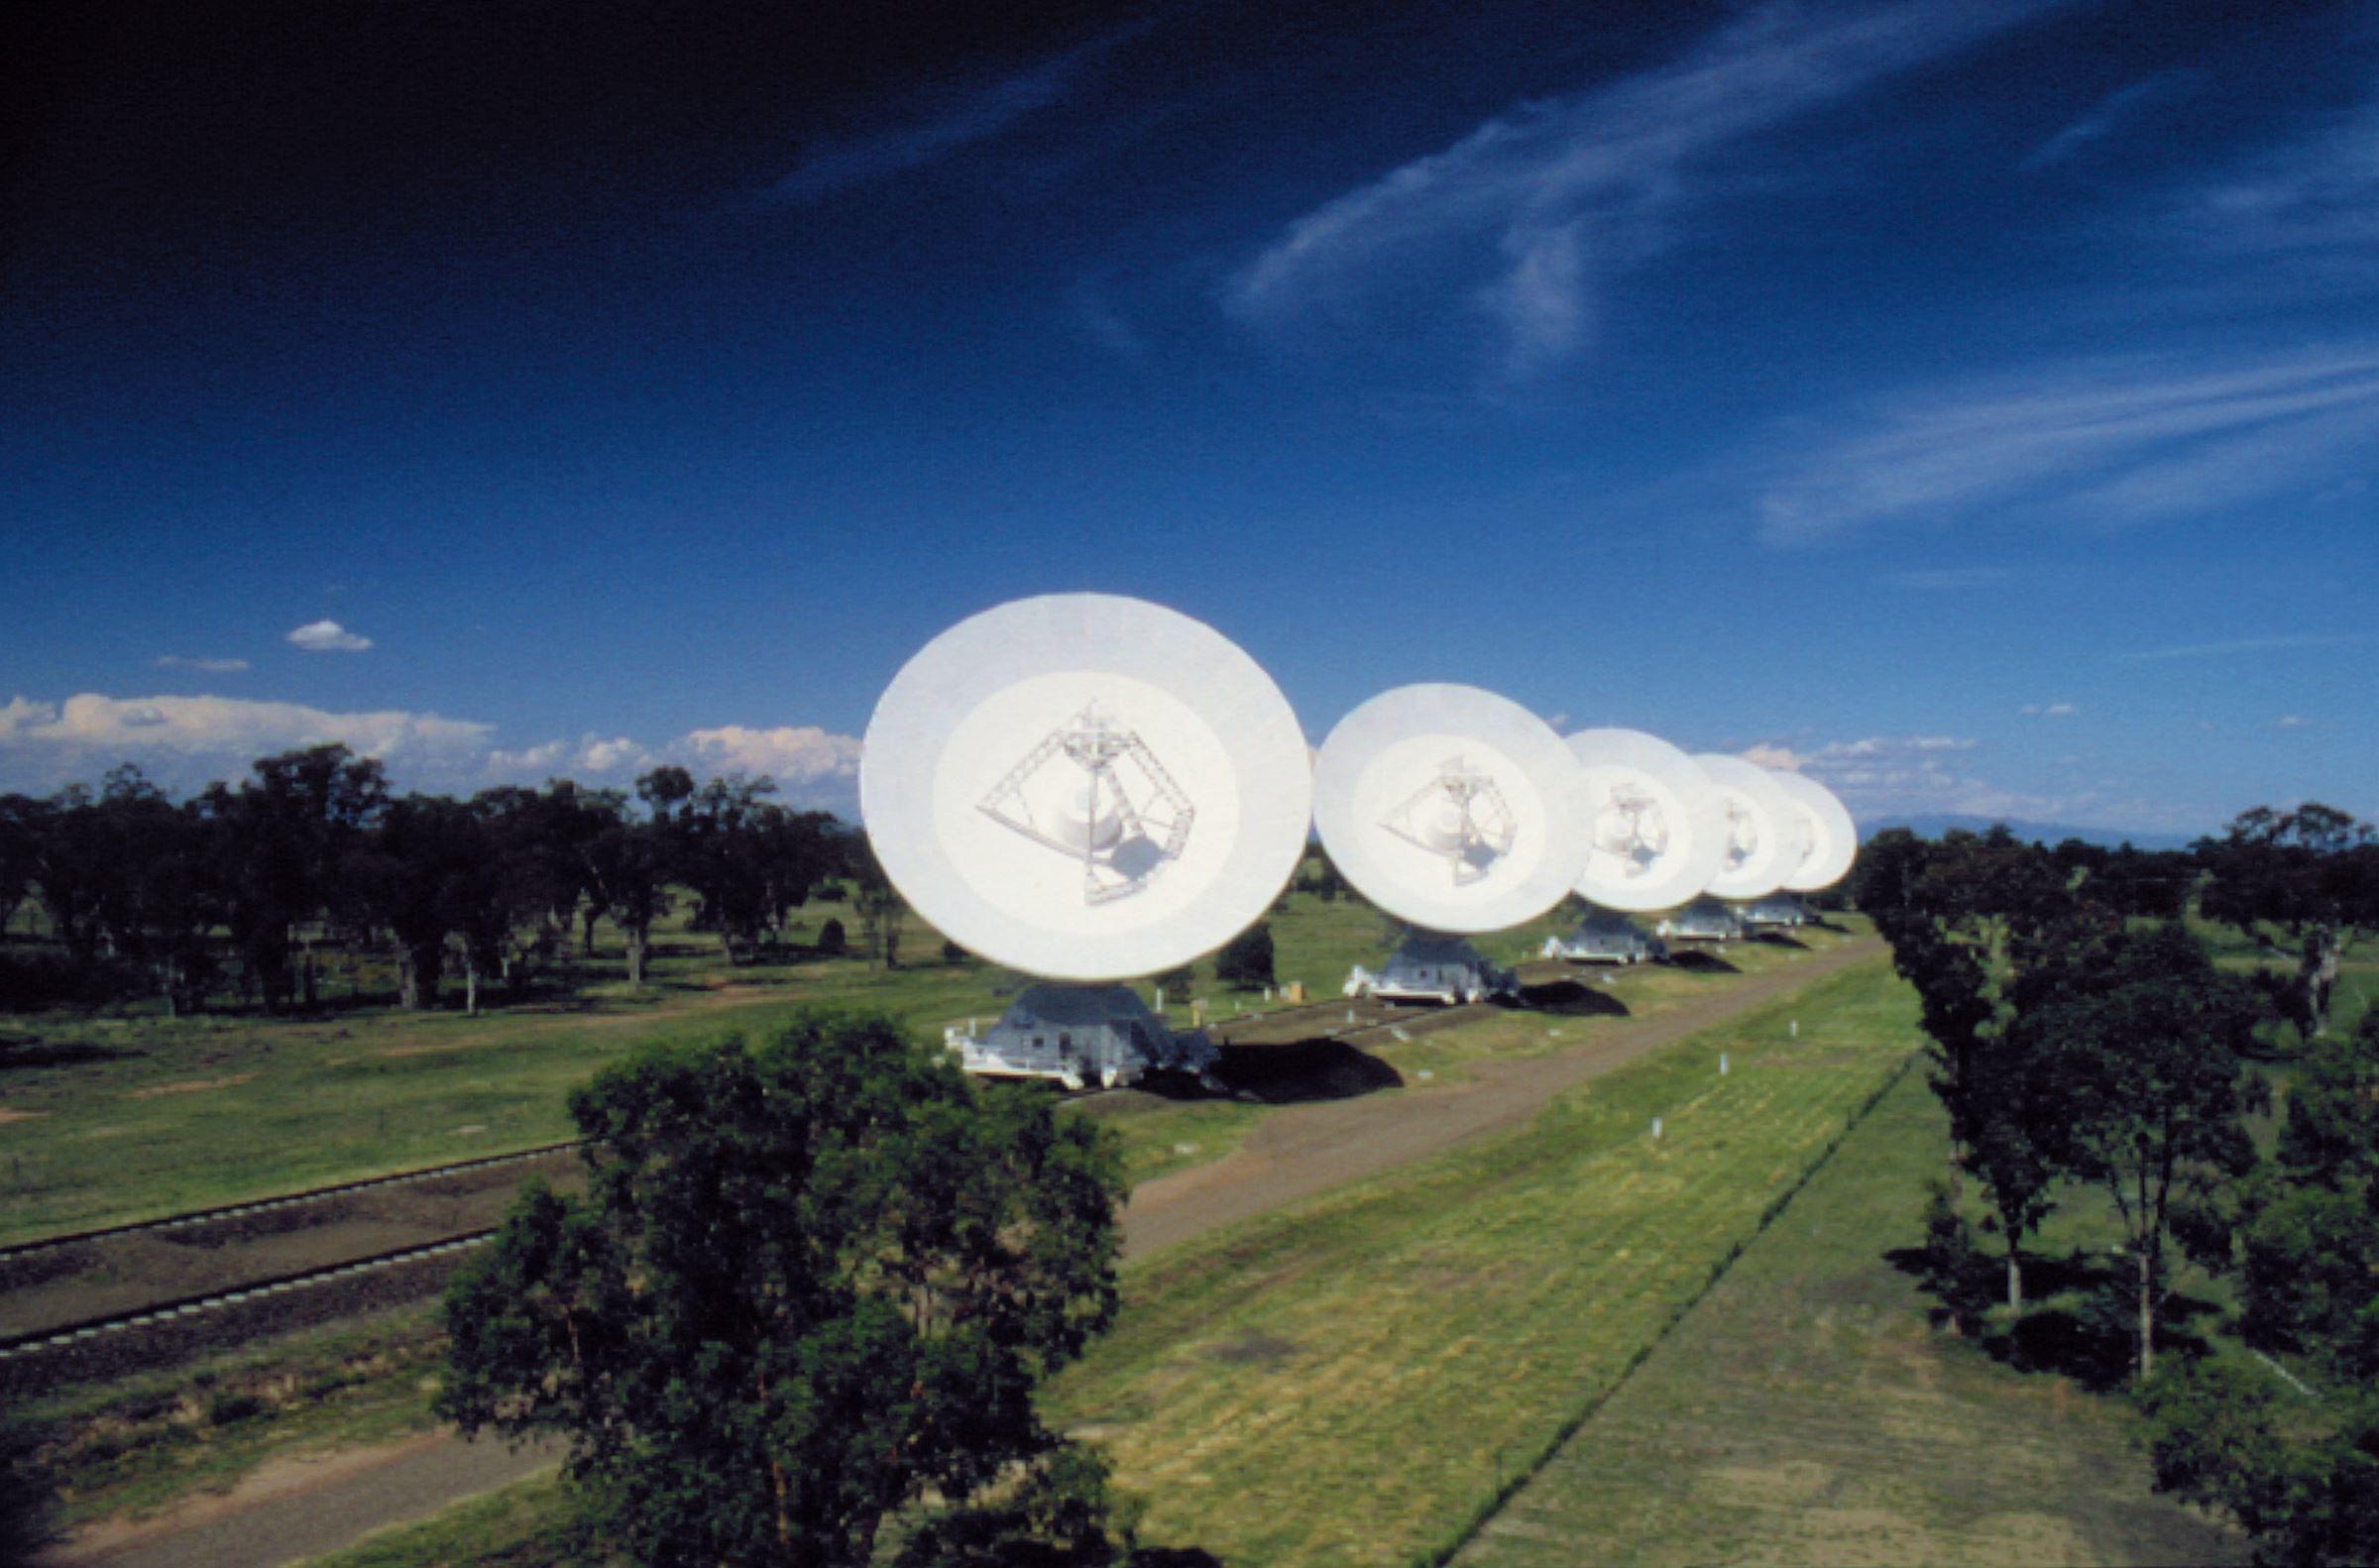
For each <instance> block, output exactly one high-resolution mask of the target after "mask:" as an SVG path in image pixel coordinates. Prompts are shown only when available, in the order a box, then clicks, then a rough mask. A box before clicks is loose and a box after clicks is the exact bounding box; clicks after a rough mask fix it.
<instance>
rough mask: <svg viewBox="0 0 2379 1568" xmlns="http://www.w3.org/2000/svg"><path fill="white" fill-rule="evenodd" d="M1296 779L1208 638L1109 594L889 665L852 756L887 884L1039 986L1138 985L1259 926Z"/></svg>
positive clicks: (1291, 829) (1248, 675)
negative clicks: (887, 681)
mask: <svg viewBox="0 0 2379 1568" xmlns="http://www.w3.org/2000/svg"><path fill="white" fill-rule="evenodd" d="M1311 803H1312V769H1311V765H1310V762H1309V760H1308V753H1307V751H1306V749H1305V737H1304V732H1303V730H1302V729H1301V728H1299V727H1298V723H1297V716H1296V714H1294V713H1293V712H1291V711H1290V708H1289V702H1288V699H1286V698H1284V697H1283V696H1282V695H1281V691H1280V688H1279V687H1277V686H1275V685H1274V684H1273V682H1272V678H1271V677H1270V676H1268V675H1266V674H1265V673H1264V671H1263V670H1261V669H1260V668H1258V667H1257V665H1256V662H1255V661H1254V660H1253V659H1251V658H1249V657H1248V656H1247V655H1246V654H1245V653H1243V652H1241V651H1240V649H1239V648H1238V647H1237V645H1235V644H1234V643H1232V642H1231V641H1230V640H1229V639H1227V638H1225V637H1224V636H1223V635H1222V634H1221V633H1220V632H1217V631H1215V630H1213V629H1212V628H1211V627H1209V626H1206V625H1204V624H1202V623H1201V622H1199V621H1195V620H1192V619H1190V618H1189V616H1184V615H1181V614H1178V613H1177V612H1174V611H1171V610H1167V609H1164V608H1162V607H1161V606H1157V605H1151V604H1147V603H1145V602H1143V601H1140V600H1136V599H1123V598H1118V597H1116V596H1113V595H1106V594H1058V595H1049V596H1045V597H1042V598H1037V599H1020V600H1016V601H1014V602H1012V603H1009V604H1005V605H1001V606H999V607H997V608H996V609H992V610H988V611H985V612H983V613H982V614H981V615H979V616H972V617H971V618H969V619H966V620H963V621H961V622H960V623H959V624H957V625H955V626H953V627H951V628H950V629H949V630H948V631H945V632H943V633H942V634H941V635H940V636H938V637H936V638H935V639H934V640H933V641H931V642H929V643H927V644H926V645H925V647H924V648H923V649H922V650H921V651H919V652H918V654H917V655H916V657H914V658H912V659H910V660H909V662H908V663H907V664H906V665H904V666H902V668H901V671H900V673H899V674H898V675H896V676H894V677H893V679H892V684H891V686H890V687H889V688H887V689H886V690H885V692H884V695H883V699H882V701H880V702H879V703H877V704H876V709H875V717H874V718H873V719H872V720H871V721H870V722H869V723H868V726H867V737H866V742H865V745H864V747H863V749H862V750H861V752H860V757H859V811H860V815H861V816H862V817H863V818H864V819H865V821H866V824H867V837H868V839H869V840H871V841H872V842H873V844H874V845H875V852H876V856H877V858H878V859H880V860H881V861H882V862H883V866H884V871H885V873H886V874H887V875H888V876H890V877H891V879H892V884H893V886H895V887H896V888H898V889H899V890H900V893H901V895H902V896H903V897H904V898H906V899H907V900H908V901H909V903H910V904H912V905H913V906H915V908H916V910H917V912H918V914H920V915H921V916H923V917H924V918H925V919H926V920H928V921H930V922H931V923H932V924H933V925H934V926H935V927H936V929H938V930H940V931H941V932H942V933H943V935H945V936H947V937H948V938H950V939H951V940H952V941H953V942H956V943H958V944H959V945H960V946H961V947H963V948H965V949H967V950H968V951H969V952H974V953H977V954H979V955H981V956H982V957H985V958H988V959H990V960H991V961H992V962H994V963H1001V964H1005V965H1007V966H1008V967H1010V968H1012V969H1021V970H1023V971H1024V972H1026V973H1028V974H1034V975H1040V976H1043V977H1045V978H1049V979H1054V980H1070V981H1097V980H1120V979H1127V978H1130V977H1132V976H1135V975H1143V974H1153V973H1156V972H1158V971H1159V970H1163V969H1169V968H1172V967H1174V966H1175V965H1176V964H1180V963H1184V962H1187V961H1188V960H1189V959H1191V958H1194V957H1196V956H1197V955H1198V954H1199V953H1201V952H1211V951H1212V950H1213V949H1215V948H1219V947H1221V946H1222V945H1223V944H1224V943H1226V942H1228V941H1229V940H1230V939H1231V938H1233V937H1235V936H1237V935H1238V934H1239V933H1240V932H1241V931H1243V930H1245V929H1246V928H1247V927H1248V926H1250V925H1252V924H1253V923H1254V922H1255V921H1256V920H1257V919H1258V918H1260V917H1261V916H1262V915H1263V913H1264V911H1265V910H1266V909H1268V908H1270V907H1271V905H1272V902H1273V900H1274V899H1275V898H1277V897H1279V896H1280V892H1281V889H1282V888H1283V887H1285V886H1287V885H1288V881H1289V877H1290V874H1291V873H1292V872H1293V871H1295V870H1296V869H1297V862H1298V859H1299V858H1300V856H1302V855H1303V852H1304V847H1305V832H1306V825H1307V822H1308V820H1309V816H1310V812H1311Z"/></svg>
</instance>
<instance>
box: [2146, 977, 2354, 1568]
mask: <svg viewBox="0 0 2379 1568" xmlns="http://www.w3.org/2000/svg"><path fill="white" fill-rule="evenodd" d="M2247 1192H2248V1195H2247V1199H2246V1202H2245V1212H2244V1217H2243V1218H2242V1220H2241V1222H2240V1225H2239V1237H2240V1243H2241V1245H2240V1247H2239V1251H2238V1275H2239V1282H2240V1286H2241V1290H2242V1293H2243V1295H2244V1297H2245V1308H2246V1309H2245V1312H2244V1315H2243V1324H2242V1327H2243V1332H2244V1334H2245V1337H2246V1339H2247V1342H2248V1344H2249V1345H2250V1346H2252V1347H2254V1348H2255V1349H2256V1350H2257V1351H2259V1352H2261V1353H2264V1354H2265V1355H2267V1356H2273V1357H2285V1358H2288V1359H2289V1360H2291V1361H2293V1362H2294V1363H2295V1364H2296V1365H2297V1366H2298V1368H2299V1369H2300V1370H2301V1372H2302V1373H2303V1378H2300V1379H2299V1384H2300V1387H2298V1388H2283V1387H2281V1386H2280V1385H2279V1382H2278V1380H2277V1379H2276V1378H2275V1377H2274V1376H2273V1375H2272V1374H2271V1371H2270V1364H2268V1363H2267V1364H2263V1365H2255V1364H2250V1363H2247V1362H2244V1361H2241V1360H2239V1359H2237V1358H2233V1357H2228V1356H2220V1355H2217V1356H2212V1357H2209V1358H2206V1359H2204V1360H2202V1361H2200V1362H2198V1363H2195V1364H2189V1365H2185V1366H2183V1367H2181V1368H2178V1369H2172V1370H2168V1372H2167V1373H2165V1374H2164V1375H2161V1376H2160V1377H2159V1378H2158V1380H2157V1381H2156V1383H2155V1384H2154V1385H2152V1386H2151V1387H2150V1389H2149V1391H2148V1393H2149V1399H2148V1402H2149V1408H2150V1412H2151V1416H2152V1426H2151V1431H2152V1439H2153V1441H2152V1449H2153V1452H2154V1455H2155V1461H2156V1476H2157V1484H2158V1485H2159V1486H2160V1487H2162V1488H2164V1489H2165V1490H2168V1491H2173V1492H2178V1493H2180V1494H2182V1495H2183V1496H2185V1497H2187V1498H2189V1499H2190V1500H2191V1501H2193V1502H2196V1503H2199V1504H2202V1505H2205V1506H2208V1507H2211V1508H2217V1509H2221V1510H2223V1511H2225V1512H2229V1513H2230V1514H2232V1515H2233V1516H2234V1517H2236V1518H2237V1519H2238V1520H2239V1522H2240V1523H2241V1524H2242V1525H2244V1526H2245V1527H2246V1529H2247V1530H2248V1531H2249V1533H2250V1535H2251V1536H2252V1537H2253V1541H2254V1548H2255V1555H2256V1559H2257V1560H2258V1561H2259V1562H2265V1563H2275V1564H2278V1563H2287V1564H2306V1565H2316V1568H2319V1565H2332V1564H2334V1565H2343V1564H2350V1563H2351V1564H2360V1563H2368V1562H2373V1561H2379V1013H2372V1014H2368V1015H2366V1016H2365V1017H2364V1020H2363V1023H2362V1025H2361V1027H2360V1028H2359V1029H2358V1030H2357V1031H2356V1032H2355V1034H2354V1035H2353V1036H2352V1037H2351V1039H2348V1040H2330V1041H2325V1042H2322V1043H2321V1044H2320V1045H2319V1046H2317V1047H2316V1049H2314V1050H2313V1051H2312V1052H2310V1053H2309V1054H2308V1056H2307V1058H2306V1060H2305V1062H2304V1063H2303V1064H2302V1070H2301V1072H2300V1075H2299V1077H2298V1079H2297V1081H2296V1084H2295V1087H2294V1090H2293V1092H2292V1093H2291V1094H2290V1096H2289V1101H2288V1114H2287V1116H2286V1118H2285V1119H2284V1121H2283V1123H2282V1127H2281V1133H2280V1137H2279V1140H2278V1144H2277V1147H2276V1149H2275V1151H2274V1156H2273V1158H2272V1160H2271V1161H2269V1162H2268V1163H2267V1164H2266V1165H2265V1167H2264V1168H2263V1169H2261V1170H2259V1171H2258V1172H2257V1173H2256V1175H2255V1177H2254V1179H2253V1180H2251V1181H2250V1182H2249V1183H2248V1186H2247ZM2306 1378H2309V1379H2311V1380H2313V1381H2312V1382H2311V1383H2310V1384H2305V1383H2304V1379H2306Z"/></svg>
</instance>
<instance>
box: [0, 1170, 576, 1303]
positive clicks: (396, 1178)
mask: <svg viewBox="0 0 2379 1568" xmlns="http://www.w3.org/2000/svg"><path fill="white" fill-rule="evenodd" d="M583 1141H584V1140H581V1139H568V1140H565V1141H563V1142H561V1143H551V1144H538V1145H535V1146H534V1147H532V1148H528V1149H515V1150H513V1151H512V1152H511V1153H510V1154H501V1155H483V1156H480V1157H479V1158H477V1159H473V1160H456V1161H453V1162H451V1163H449V1164H446V1165H439V1166H426V1167H423V1168H422V1169H420V1170H418V1171H399V1172H397V1173H396V1174H395V1175H393V1176H367V1177H365V1178H364V1179H362V1180H360V1181H334V1182H332V1183H330V1184H329V1185H327V1186H317V1187H306V1188H303V1189H301V1190H299V1191H296V1192H284V1193H281V1194H278V1195H276V1196H273V1197H267V1198H256V1199H253V1200H251V1201H249V1202H246V1203H225V1204H222V1205H220V1206H218V1207H215V1208H196V1209H190V1210H188V1211H186V1212H184V1213H180V1214H169V1215H166V1216H164V1217H163V1218H160V1219H144V1220H134V1221H133V1222H132V1223H130V1224H127V1225H101V1226H97V1227H95V1228H93V1229H90V1230H74V1231H64V1232H61V1233H59V1234H57V1235H55V1236H44V1237H42V1238H40V1239H39V1240H36V1241H23V1242H17V1243H14V1244H12V1245H10V1246H5V1247H0V1289H5V1288H6V1283H5V1282H6V1279H7V1274H6V1271H7V1269H8V1266H9V1265H11V1264H13V1263H15V1262H17V1261H18V1260H19V1259H23V1258H30V1257H34V1256H36V1255H38V1254H41V1253H45V1252H51V1251H55V1250H56V1249H57V1248H60V1247H74V1246H79V1245H82V1244H84V1243H87V1242H97V1241H108V1240H112V1239H114V1238H116V1237H119V1236H137V1235H141V1234H143V1233H146V1232H167V1231H176V1230H188V1229H190V1228H192V1227H194V1226H200V1225H207V1224H212V1223H216V1222H219V1221H224V1220H236V1219H246V1218H248V1217H249V1216H251V1215H256V1214H269V1213H278V1212H282V1211H284V1210H288V1209H292V1208H301V1207H303V1206H304V1205H306V1204H309V1203H321V1202H324V1201H327V1200H329V1199H332V1198H340V1197H347V1196H350V1195H351V1194H354V1193H358V1192H369V1191H374V1190H377V1189H380V1188H386V1187H400V1186H408V1185H413V1184H416V1183H419V1182H423V1181H434V1180H437V1179H439V1178H441V1177H445V1176H457V1175H460V1174H462V1173H464V1172H472V1171H486V1170H492V1169H495V1168H497V1167H501V1166H508V1165H520V1164H523V1163H525V1162H528V1161H532V1160H542V1159H546V1158H549V1157H550V1156H553V1155H556V1154H561V1153H565V1152H567V1151H569V1150H572V1149H576V1148H577V1147H578V1146H579V1144H580V1143H581V1142H583ZM4 1338H5V1336H0V1341H4Z"/></svg>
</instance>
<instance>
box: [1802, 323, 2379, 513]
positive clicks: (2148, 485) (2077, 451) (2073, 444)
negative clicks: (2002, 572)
mask: <svg viewBox="0 0 2379 1568" xmlns="http://www.w3.org/2000/svg"><path fill="white" fill-rule="evenodd" d="M1841 422H1843V423H1846V424H1848V425H1849V426H1850V427H1851V430H1850V433H1849V434H1846V435H1842V436H1839V437H1836V438H1835V439H1833V440H1831V441H1827V442H1822V443H1820V444H1819V445H1817V447H1816V448H1815V449H1814V450H1809V449H1807V448H1805V447H1804V448H1802V449H1801V450H1799V451H1797V452H1796V454H1795V455H1794V457H1793V458H1791V459H1790V460H1789V461H1788V462H1787V463H1786V464H1785V465H1784V466H1783V469H1782V472H1781V473H1780V474H1779V476H1778V477H1776V478H1774V479H1773V480H1772V481H1771V482H1770V483H1769V484H1768V485H1767V487H1766V489H1765V491H1764V493H1763V494H1762V495H1761V497H1760V499H1759V512H1760V536H1761V537H1762V538H1763V539H1764V540H1765V541H1766V542H1768V543H1770V544H1780V545H1793V544H1809V543H1814V542H1818V541H1821V540H1824V539H1828V538H1831V537H1834V536H1836V535H1839V534H1843V533H1847V532H1850V531H1853V530H1856V529H1860V528H1864V527H1870V526H1875V525H1879V524H1885V523H1892V522H1901V521H1920V522H1939V521H1945V520H1954V519H1957V518H1959V517H1962V516H1964V515H1966V514H1967V513H1970V512H1972V511H1975V510H1978V509H1980V508H1982V507H1984V506H1990V507H1995V508H2000V509H2002V510H2006V509H2011V508H2029V509H2041V508H2048V509H2053V510H2056V511H2059V512H2062V513H2064V514H2067V515H2071V516H2075V517H2077V518H2080V519H2082V520H2088V521H2096V522H2100V523H2132V522H2139V521H2145V520H2149V519H2152V518H2155V517H2159V516H2165V515H2174V514H2179V513H2184V512H2191V511H2201V510H2207V509H2211V508H2214V507H2219V506H2222V505H2226V504H2237V503H2241V502H2245V501H2250V500H2255V499H2259V498H2262V497H2267V496H2272V495H2279V494H2284V493H2287V492H2290V491H2293V490H2298V489H2302V488H2306V487H2309V486H2313V485H2316V484H2320V483H2324V482H2328V481H2332V480H2334V479H2335V478H2336V477H2338V475H2339V474H2340V472H2341V471H2361V470H2367V469H2369V468H2371V467H2372V466H2373V465H2374V457H2373V454H2374V453H2379V348H2373V347H2371V346H2367V345H2349V346H2342V347H2332V348H2326V349H2321V350H2315V351H2310V352H2293V353H2288V354H2278V355H2268V356H2264V357H2262V358H2239V357H2225V358H2221V359H2207V358H2203V357H2201V358H2199V359H2196V360H2193V361H2186V362H2184V361H2179V360H2175V359H2170V358H2160V359H2153V360H2134V361H2123V362H2114V363H2106V362H2094V363H2089V364H2081V365H2073V364H2068V365H2055V366H2049V367H2046V368H2043V369H2040V370H2037V371H2033V372H2031V373H2028V374H2025V375H2021V376H2013V377H2000V378H1996V379H1993V380H1990V381H1985V382H1982V383H1977V384H1970V385H1965V386H1957V387H1951V388H1947V389H1936V390H1930V391H1921V392H1912V393H1903V394H1901V395H1900V396H1898V397H1895V398H1893V399H1891V400H1890V401H1888V402H1885V403H1881V404H1878V405H1876V406H1874V407H1872V408H1870V409H1869V411H1867V412H1866V413H1864V414H1852V415H1848V416H1845V417H1844V419H1843V420H1842V421H1841Z"/></svg>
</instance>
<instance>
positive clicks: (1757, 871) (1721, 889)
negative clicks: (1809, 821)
mask: <svg viewBox="0 0 2379 1568" xmlns="http://www.w3.org/2000/svg"><path fill="white" fill-rule="evenodd" d="M1693 760H1694V761H1696V762H1698V763H1700V764H1701V768H1702V771H1703V772H1704V773H1706V774H1708V775H1709V776H1710V782H1711V783H1712V784H1713V785H1714V786H1716V787H1717V790H1718V793H1719V796H1720V799H1721V801H1722V809H1723V810H1724V811H1725V813H1726V817H1727V852H1726V857H1725V859H1724V861H1723V862H1722V863H1721V864H1720V866H1719V871H1718V875H1717V876H1716V877H1714V878H1712V879H1711V882H1710V887H1709V891H1710V892H1711V893H1713V894H1715V895H1717V896H1718V897H1720V898H1761V897H1764V896H1765V895H1767V894H1769V893H1772V892H1774V891H1775V890H1776V889H1777V888H1779V887H1782V886H1783V885H1784V878H1785V877H1787V876H1790V875H1791V874H1792V873H1794V872H1795V871H1797V870H1799V869H1800V865H1801V852H1802V850H1803V848H1804V847H1805V846H1806V844H1807V830H1806V829H1805V828H1804V827H1803V826H1802V824H1801V814H1800V812H1799V811H1798V810H1796V809H1795V808H1794V807H1793V805H1792V802H1791V800H1790V798H1789V797H1787V796H1786V795H1785V793H1784V792H1783V791H1782V790H1781V789H1778V788H1777V787H1776V781H1775V778H1774V776H1773V775H1772V774H1770V773H1769V772H1768V771H1767V769H1765V768H1763V767H1761V766H1759V765H1758V764H1757V763H1756V762H1746V761H1745V760H1744V759H1743V758H1741V757H1730V756H1722V755H1719V754H1717V753H1715V752H1709V753H1704V754H1703V755H1700V756H1697V757H1695V758H1694V759H1693Z"/></svg>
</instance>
